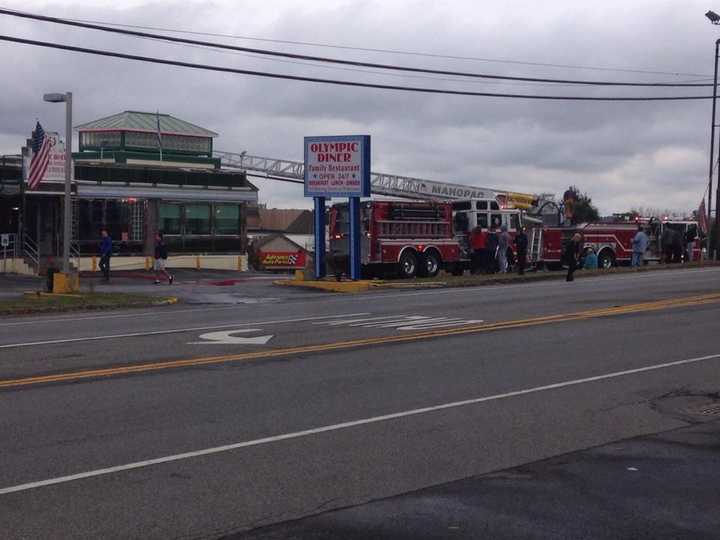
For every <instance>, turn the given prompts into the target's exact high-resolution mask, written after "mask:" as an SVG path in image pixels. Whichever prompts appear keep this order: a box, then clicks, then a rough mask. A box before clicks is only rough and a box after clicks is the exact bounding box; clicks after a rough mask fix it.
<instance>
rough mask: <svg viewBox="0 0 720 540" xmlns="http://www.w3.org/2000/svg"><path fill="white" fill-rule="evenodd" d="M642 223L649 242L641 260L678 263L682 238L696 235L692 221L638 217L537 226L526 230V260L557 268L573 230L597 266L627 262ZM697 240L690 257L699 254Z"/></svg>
mask: <svg viewBox="0 0 720 540" xmlns="http://www.w3.org/2000/svg"><path fill="white" fill-rule="evenodd" d="M638 225H642V226H643V228H644V230H645V232H646V233H647V235H648V237H649V239H650V243H649V246H648V249H647V251H646V252H645V257H644V260H645V262H646V263H647V262H659V261H661V260H667V261H668V262H670V261H674V262H680V261H681V260H684V259H685V257H686V254H685V253H684V249H683V246H684V241H683V240H684V239H686V238H688V235H689V237H692V238H695V237H696V236H697V231H698V225H697V222H695V221H675V220H667V219H663V220H659V219H658V218H641V219H638V220H636V221H623V222H615V223H602V222H598V223H583V224H580V225H577V226H572V227H537V228H533V229H531V231H530V233H529V259H530V262H531V263H533V264H535V265H536V266H538V267H543V266H544V267H547V268H550V269H553V268H559V267H560V266H562V264H563V262H564V261H563V256H562V254H563V248H564V246H565V244H566V242H568V241H569V240H570V238H571V237H572V236H573V235H574V234H575V233H580V234H581V235H582V239H583V252H586V251H587V250H589V249H590V248H592V249H593V250H594V251H595V253H596V254H597V256H598V266H599V267H600V268H611V267H613V266H617V265H620V264H629V263H630V261H631V259H632V239H633V237H634V236H635V234H636V233H637V230H638ZM700 252H701V247H700V242H695V245H694V249H693V260H698V259H699V257H700Z"/></svg>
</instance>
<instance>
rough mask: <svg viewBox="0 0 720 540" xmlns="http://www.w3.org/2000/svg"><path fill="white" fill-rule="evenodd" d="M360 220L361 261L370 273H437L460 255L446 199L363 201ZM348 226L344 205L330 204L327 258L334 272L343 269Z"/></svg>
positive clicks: (346, 248)
mask: <svg viewBox="0 0 720 540" xmlns="http://www.w3.org/2000/svg"><path fill="white" fill-rule="evenodd" d="M360 221H361V224H362V225H361V233H362V240H361V254H362V255H361V264H362V268H363V273H364V274H365V275H367V276H369V277H383V276H385V275H387V274H390V273H397V274H399V275H400V277H403V278H412V277H415V276H436V275H437V274H438V272H439V271H440V269H441V268H443V267H446V268H447V267H448V265H452V264H455V263H457V262H458V261H459V259H460V246H459V245H458V242H457V240H456V239H455V236H454V233H453V227H452V223H453V222H452V207H451V205H450V204H449V203H439V202H404V201H403V202H399V201H366V202H363V203H362V204H361V205H360ZM349 225H350V224H349V213H348V205H347V204H346V203H341V204H335V205H333V206H332V208H331V209H330V231H329V232H330V234H329V236H330V250H329V252H328V262H329V264H330V266H331V269H332V270H334V271H335V273H342V272H343V271H344V270H345V268H347V260H348V249H349V248H348V234H349V232H350V228H349Z"/></svg>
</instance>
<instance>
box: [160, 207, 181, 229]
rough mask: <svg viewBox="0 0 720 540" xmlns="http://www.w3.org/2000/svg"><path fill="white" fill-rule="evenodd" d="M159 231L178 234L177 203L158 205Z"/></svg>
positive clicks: (178, 210)
mask: <svg viewBox="0 0 720 540" xmlns="http://www.w3.org/2000/svg"><path fill="white" fill-rule="evenodd" d="M160 231H161V232H162V233H163V234H180V207H179V206H178V205H176V204H161V205H160Z"/></svg>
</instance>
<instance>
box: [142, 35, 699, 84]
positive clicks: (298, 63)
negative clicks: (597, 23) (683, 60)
mask: <svg viewBox="0 0 720 540" xmlns="http://www.w3.org/2000/svg"><path fill="white" fill-rule="evenodd" d="M138 39H144V40H146V41H152V42H153V43H157V42H163V41H164V40H162V39H157V38H146V37H140V36H138ZM179 45H182V46H184V47H190V48H193V49H198V50H201V51H208V50H213V51H215V52H219V53H223V54H230V55H233V56H242V57H244V58H253V59H255V60H266V61H270V62H280V63H283V64H291V65H295V66H311V67H315V68H323V69H332V70H336V71H348V72H352V73H362V74H366V75H382V76H384V77H399V78H403V79H423V80H430V81H444V82H463V83H470V84H483V85H497V86H524V87H534V88H538V87H547V86H555V87H558V86H575V85H571V84H562V83H536V82H504V81H487V80H483V79H460V78H448V77H433V76H431V75H419V74H408V73H393V72H389V73H388V72H384V71H378V70H372V69H359V68H351V67H341V66H335V65H318V64H313V63H311V62H302V61H296V60H285V59H282V58H275V57H266V56H263V55H258V54H254V53H242V52H239V51H228V50H225V49H218V48H216V47H211V46H206V45H191V44H179ZM701 80H704V79H700V80H688V81H683V82H688V83H691V82H700V81H701Z"/></svg>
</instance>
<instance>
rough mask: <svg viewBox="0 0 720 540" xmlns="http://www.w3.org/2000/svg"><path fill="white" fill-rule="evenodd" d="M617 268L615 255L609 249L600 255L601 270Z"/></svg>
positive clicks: (599, 265)
mask: <svg viewBox="0 0 720 540" xmlns="http://www.w3.org/2000/svg"><path fill="white" fill-rule="evenodd" d="M613 266H615V254H614V253H613V252H612V251H610V250H609V249H604V250H602V251H601V252H600V255H598V267H599V268H612V267H613Z"/></svg>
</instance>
